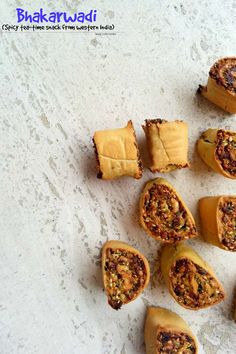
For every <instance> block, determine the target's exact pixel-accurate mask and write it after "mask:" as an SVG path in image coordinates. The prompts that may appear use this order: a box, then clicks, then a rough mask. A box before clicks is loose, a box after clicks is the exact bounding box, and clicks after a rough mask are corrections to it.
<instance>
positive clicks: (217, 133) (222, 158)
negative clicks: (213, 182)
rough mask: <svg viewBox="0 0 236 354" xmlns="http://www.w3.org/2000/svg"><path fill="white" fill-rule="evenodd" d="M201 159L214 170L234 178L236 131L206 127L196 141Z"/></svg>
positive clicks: (235, 177) (235, 172)
mask: <svg viewBox="0 0 236 354" xmlns="http://www.w3.org/2000/svg"><path fill="white" fill-rule="evenodd" d="M197 148H198V153H199V155H200V157H201V158H202V160H203V161H204V162H205V163H206V164H207V165H208V166H209V167H211V168H212V169H213V170H214V171H215V172H218V173H220V174H222V175H223V176H225V177H228V178H231V179H236V132H233V131H229V130H223V129H208V130H206V131H205V132H204V133H203V134H202V135H201V137H200V139H199V140H198V143H197Z"/></svg>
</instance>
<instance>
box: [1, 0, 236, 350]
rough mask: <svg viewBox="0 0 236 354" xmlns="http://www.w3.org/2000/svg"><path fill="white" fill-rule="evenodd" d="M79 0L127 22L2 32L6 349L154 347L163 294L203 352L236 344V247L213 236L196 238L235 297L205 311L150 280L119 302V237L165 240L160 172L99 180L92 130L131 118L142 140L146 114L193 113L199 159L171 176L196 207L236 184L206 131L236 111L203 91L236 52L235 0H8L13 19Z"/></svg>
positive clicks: (8, 17)
mask: <svg viewBox="0 0 236 354" xmlns="http://www.w3.org/2000/svg"><path fill="white" fill-rule="evenodd" d="M78 4H79V5H78ZM80 4H81V8H97V10H98V19H99V22H101V23H114V24H115V26H116V30H117V31H118V32H119V33H118V34H117V35H116V36H111V37H108V36H103V37H98V36H95V35H94V34H73V33H72V34H53V33H52V34H48V33H42V34H37V33H33V34H27V33H26V34H21V33H16V34H14V33H10V34H8V33H0V41H1V42H0V82H1V121H0V124H1V139H0V156H1V157H0V166H1V172H0V178H1V184H0V195H1V198H0V213H1V214H0V215H1V218H0V230H1V237H0V272H1V291H0V326H1V328H0V352H1V354H10V353H14V354H15V353H20V354H21V353H22V354H31V353H32V354H36V353H37V354H54V353H55V354H73V353H81V354H84V353H90V354H100V353H102V354H134V353H140V354H141V353H144V345H143V323H144V322H143V320H144V315H145V309H146V305H147V304H154V305H161V306H166V307H168V308H171V309H172V310H174V311H176V312H177V313H178V314H180V315H182V316H183V317H184V318H185V320H187V321H188V322H189V324H190V325H191V327H192V329H193V331H194V332H195V333H196V335H197V336H198V340H199V342H200V345H201V353H206V354H215V353H217V354H225V353H232V354H233V353H235V347H236V340H235V338H236V325H235V324H234V323H233V322H232V320H231V305H232V292H233V288H234V286H235V283H236V282H235V275H236V269H235V268H236V259H235V256H236V255H235V254H232V253H227V252H224V251H221V250H219V249H217V248H213V247H210V246H209V245H207V244H205V243H203V241H201V240H196V241H192V242H190V244H192V245H194V248H195V249H196V250H198V251H199V252H200V253H201V255H202V256H203V257H204V258H205V259H207V260H208V261H209V263H210V264H211V265H212V266H213V267H214V268H215V270H216V273H217V275H218V277H219V278H220V279H221V280H222V283H223V285H224V286H225V289H226V291H227V294H228V297H227V300H226V301H225V302H224V303H222V304H220V305H218V306H216V307H214V308H212V309H207V310H203V311H199V312H196V313H195V312H194V313H193V312H191V311H188V310H185V309H183V308H181V307H180V306H179V305H178V304H176V303H175V302H174V300H173V299H172V298H171V297H170V295H169V294H168V293H167V290H166V288H165V286H164V285H162V284H161V285H159V284H157V286H156V287H153V286H151V284H150V286H149V288H148V289H147V290H146V291H145V293H144V294H143V295H142V296H141V297H140V298H139V299H137V301H135V302H134V303H132V304H130V305H128V306H125V307H124V308H123V309H122V310H121V311H118V312H115V311H114V310H112V309H111V308H110V307H109V306H108V305H107V304H106V298H105V295H104V293H103V291H102V283H101V269H100V261H99V257H100V249H101V246H102V244H103V243H104V242H105V241H106V240H107V239H113V238H117V239H121V240H124V241H127V242H129V243H130V244H132V245H133V246H135V247H137V248H138V249H140V250H142V251H143V253H144V254H145V255H146V256H147V257H148V259H149V260H150V263H151V264H152V266H153V265H154V263H155V259H156V257H157V250H158V248H159V244H158V243H157V242H154V241H153V240H150V238H148V237H147V236H146V235H145V233H144V232H143V231H142V230H141V229H140V227H139V225H138V221H137V203H138V198H139V194H140V191H141V190H142V188H143V185H144V183H145V182H146V181H147V180H148V179H150V178H152V177H153V175H152V174H151V173H150V172H149V171H148V170H145V173H144V177H143V178H142V179H141V180H139V181H136V180H133V179H129V178H123V179H120V180H117V181H114V182H103V181H100V180H97V179H96V167H95V161H94V155H93V149H92V143H91V136H92V135H93V132H94V130H96V129H103V128H104V129H105V128H113V127H114V128H115V127H121V126H124V125H125V124H126V121H127V120H128V119H132V120H133V122H134V125H135V128H136V131H137V135H138V139H139V143H140V146H141V147H143V148H142V151H143V150H144V134H143V132H142V129H141V127H140V125H141V124H142V122H143V120H144V119H145V118H152V117H163V118H167V119H183V120H186V121H187V122H188V123H189V129H190V158H191V161H192V169H191V170H181V171H177V172H174V173H171V174H168V175H167V176H166V177H167V178H168V180H169V181H170V182H171V183H173V185H174V186H175V187H176V188H177V190H179V191H180V192H181V194H182V196H183V197H184V199H185V200H186V202H187V204H188V205H189V206H190V209H191V210H192V211H193V213H194V215H195V216H197V210H196V208H197V201H198V199H199V198H200V197H202V196H205V195H214V194H219V193H222V194H223V193H227V194H229V193H234V194H235V192H236V189H235V182H233V181H230V180H228V179H225V178H224V177H221V176H219V175H216V174H214V173H213V172H211V171H210V170H208V169H207V167H206V166H205V165H204V164H203V163H202V162H201V161H200V159H199V157H198V156H197V155H196V152H195V146H194V145H195V141H196V139H197V138H198V136H199V134H200V132H201V131H202V130H204V129H206V128H208V127H226V128H234V129H235V122H236V120H235V117H231V116H228V115H227V114H225V113H224V112H222V111H221V110H219V109H217V108H216V107H214V106H213V105H211V104H210V103H208V102H207V101H206V100H204V99H203V98H201V97H197V96H196V95H195V91H196V88H197V86H198V84H199V83H202V84H205V82H206V80H207V73H208V70H209V67H210V65H211V64H212V63H213V62H214V61H215V59H217V58H219V57H222V56H227V55H235V54H236V45H235V43H236V27H235V20H236V1H232V0H228V1H227V2H226V1H225V2H223V1H221V0H215V1H199V2H196V1H193V0H192V1H183V2H179V1H171V0H168V1H161V0H159V1H157V0H149V1H143V0H139V1H131V0H126V1H125V0H123V1H117V0H112V1H111V0H109V1H108V0H104V1H80V2H78V1H72V0H71V1H69V0H66V1H59V0H58V1H49V0H48V1H46V0H41V1H39V0H37V1H29V0H26V1H16V0H12V1H11V2H9V1H3V0H1V3H0V15H1V24H2V23H4V22H8V23H14V22H15V8H16V7H17V6H19V5H20V6H21V7H24V8H25V9H26V8H28V9H31V10H33V9H34V10H36V9H37V8H39V7H40V6H42V7H44V8H45V9H48V10H50V11H52V10H53V9H61V10H67V11H73V10H76V9H77V8H78V7H79V6H80Z"/></svg>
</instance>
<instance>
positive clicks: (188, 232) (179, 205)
mask: <svg viewBox="0 0 236 354" xmlns="http://www.w3.org/2000/svg"><path fill="white" fill-rule="evenodd" d="M140 223H141V225H142V227H143V228H144V230H145V231H146V232H147V234H148V235H150V236H151V237H153V238H155V239H156V240H158V241H162V242H166V243H174V242H178V241H182V240H187V239H189V238H192V237H195V236H197V230H196V226H195V222H194V219H193V216H192V214H191V212H190V210H189V209H188V207H187V206H186V205H185V203H184V201H183V200H182V198H181V197H180V195H179V194H178V193H177V192H176V190H175V189H174V187H172V186H171V184H170V183H168V182H167V181H166V180H165V179H164V178H156V179H154V180H152V181H149V182H148V183H147V184H146V186H145V188H144V191H143V192H142V194H141V198H140Z"/></svg>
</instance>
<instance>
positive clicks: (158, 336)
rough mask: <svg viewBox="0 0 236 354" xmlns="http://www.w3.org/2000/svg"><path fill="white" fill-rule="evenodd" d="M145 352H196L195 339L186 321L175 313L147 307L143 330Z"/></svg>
mask: <svg viewBox="0 0 236 354" xmlns="http://www.w3.org/2000/svg"><path fill="white" fill-rule="evenodd" d="M144 337H145V344H146V354H168V353H169V354H171V353H179V354H181V353H182V354H183V353H184V354H197V353H198V346H197V340H196V338H195V336H194V335H193V333H192V331H191V329H190V328H189V326H188V325H187V323H186V322H185V321H184V320H183V319H182V318H181V317H180V316H178V315H177V314H176V313H174V312H172V311H170V310H167V309H164V308H161V307H148V309H147V315H146V322H145V330H144Z"/></svg>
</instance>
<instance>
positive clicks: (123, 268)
mask: <svg viewBox="0 0 236 354" xmlns="http://www.w3.org/2000/svg"><path fill="white" fill-rule="evenodd" d="M102 270H103V283H104V288H105V291H106V294H107V297H108V303H109V305H110V306H111V307H112V308H113V309H115V310H118V309H120V308H121V306H122V305H124V304H127V303H128V302H130V301H133V300H135V299H136V298H137V297H138V296H139V295H140V294H141V292H142V291H143V290H144V289H145V288H146V286H147V285H148V282H149V278H150V269H149V264H148V261H147V260H146V258H145V257H144V256H143V255H142V254H141V253H140V252H139V251H138V250H136V249H135V248H133V247H131V246H129V245H128V244H126V243H124V242H120V241H108V242H107V243H106V244H105V245H104V247H103V251H102Z"/></svg>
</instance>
